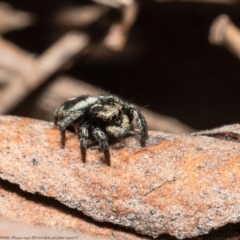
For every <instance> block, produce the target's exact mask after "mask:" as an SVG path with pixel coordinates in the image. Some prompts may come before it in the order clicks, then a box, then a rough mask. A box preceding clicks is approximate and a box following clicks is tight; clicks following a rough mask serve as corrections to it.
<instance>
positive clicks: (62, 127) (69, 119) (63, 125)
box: [58, 111, 83, 148]
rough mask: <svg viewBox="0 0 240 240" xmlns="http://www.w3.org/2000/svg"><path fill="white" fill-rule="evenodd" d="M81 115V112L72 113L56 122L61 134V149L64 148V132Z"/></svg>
mask: <svg viewBox="0 0 240 240" xmlns="http://www.w3.org/2000/svg"><path fill="white" fill-rule="evenodd" d="M82 114H83V112H82V111H77V112H72V113H71V114H69V115H68V116H67V117H65V118H64V119H62V120H61V121H60V122H58V126H59V130H60V133H61V147H62V148H64V146H65V139H66V135H65V131H66V128H67V127H68V126H69V125H70V124H71V123H72V122H73V121H75V120H76V119H77V118H79V117H80V116H81V115H82Z"/></svg>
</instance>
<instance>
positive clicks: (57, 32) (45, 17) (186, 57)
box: [0, 0, 240, 130]
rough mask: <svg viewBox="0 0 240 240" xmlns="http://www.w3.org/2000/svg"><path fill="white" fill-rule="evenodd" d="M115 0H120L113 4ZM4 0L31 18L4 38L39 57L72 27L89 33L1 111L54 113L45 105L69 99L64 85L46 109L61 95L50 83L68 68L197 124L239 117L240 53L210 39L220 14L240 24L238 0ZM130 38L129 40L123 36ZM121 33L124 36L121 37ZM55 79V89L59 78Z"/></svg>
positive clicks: (101, 85)
mask: <svg viewBox="0 0 240 240" xmlns="http://www.w3.org/2000/svg"><path fill="white" fill-rule="evenodd" d="M109 2H114V3H116V4H115V6H110V5H109ZM0 3H1V4H3V3H7V4H9V6H8V7H9V8H11V10H12V11H13V12H12V16H11V17H14V16H16V15H17V14H19V11H24V13H25V14H26V16H28V17H29V19H28V22H26V26H23V27H15V28H14V27H12V28H11V27H9V28H8V29H7V30H5V31H2V36H3V38H4V39H3V40H4V41H7V42H8V41H9V42H11V43H14V44H15V45H16V46H18V47H19V48H21V49H22V50H24V51H26V52H27V54H34V57H36V56H41V55H42V54H43V53H44V52H45V51H46V50H47V49H49V48H50V47H51V46H52V45H54V44H55V43H56V42H57V41H59V39H60V38H61V37H63V36H64V35H66V34H67V33H68V32H69V31H71V30H76V31H81V33H84V34H86V36H87V37H88V38H89V40H88V41H89V42H88V46H87V48H86V49H84V51H83V52H81V51H79V52H81V53H80V54H78V53H77V54H75V55H76V56H75V55H74V54H73V55H74V56H73V57H71V58H70V59H69V60H67V61H66V63H64V64H63V66H59V67H57V68H56V69H55V70H54V71H52V72H51V73H50V74H46V76H44V77H43V79H44V80H43V81H42V82H41V83H38V84H35V85H34V80H29V81H30V82H31V84H33V85H34V87H33V88H32V89H31V90H28V91H26V94H25V95H24V97H19V98H18V99H16V101H17V102H16V101H15V103H14V104H12V105H11V106H10V107H9V108H7V109H6V110H4V111H3V112H2V113H3V114H15V115H22V116H30V117H36V118H41V119H47V120H49V119H50V117H46V114H47V113H46V112H48V111H49V112H50V113H49V114H50V115H51V111H52V110H53V108H54V107H55V105H56V106H57V105H58V104H60V103H61V101H62V100H63V99H64V97H63V96H64V93H62V95H61V98H59V99H57V100H56V99H52V100H49V101H55V105H54V107H52V105H51V104H50V105H51V106H50V107H49V108H47V110H46V111H45V112H44V111H43V110H41V107H39V105H41V104H42V105H44V104H45V105H46V104H49V102H48V103H46V102H44V100H43V99H44V98H45V99H46V98H49V95H51V96H52V97H53V98H54V96H53V95H56V93H54V91H53V90H49V87H50V85H51V84H52V83H53V82H54V81H56V79H58V78H59V77H61V76H63V75H64V76H67V77H70V78H71V79H72V78H74V79H78V80H81V81H84V82H87V83H89V84H91V85H93V86H95V87H96V89H98V90H99V91H100V92H101V90H106V91H109V92H111V93H113V94H117V95H119V96H121V97H122V98H124V99H126V100H130V101H132V102H133V103H136V104H138V105H140V106H144V107H145V106H146V108H147V109H149V110H152V111H155V112H157V113H159V114H161V115H166V116H170V117H172V118H175V119H177V120H180V121H181V122H182V123H184V124H186V125H188V126H190V127H192V128H194V129H205V128H213V127H217V126H220V125H223V124H231V123H236V122H239V119H240V113H239V111H238V109H239V103H240V99H239V89H240V81H239V79H240V78H239V77H240V62H239V59H238V57H237V56H236V55H235V56H234V54H232V53H231V52H230V51H229V50H228V49H226V48H224V47H220V46H214V45H212V44H211V43H210V42H209V40H208V38H209V31H210V27H211V25H212V23H213V21H214V19H216V17H218V16H219V15H220V14H223V13H224V14H227V15H228V16H229V17H230V18H231V20H232V22H234V24H235V25H236V26H240V8H239V7H240V3H239V2H238V1H224V0H219V1H217V0H215V1H211V0H209V1H167V0H166V1H153V0H152V1H150V0H148V1H147V0H145V1H136V2H134V1H121V0H119V1H117V0H115V1H107V0H106V1H105V3H103V0H102V1H100V0H99V1H97V2H93V1H79V0H78V1H77V0H69V1H61V0H51V1H49V0H48V1H47V0H41V1H38V0H36V1H24V0H11V1H5V2H0ZM1 6H2V7H3V6H4V5H0V8H1ZM5 7H6V5H5ZM5 13H6V11H5ZM0 14H1V13H0ZM26 16H25V17H26ZM84 16H85V17H84ZM126 16H128V17H126ZM129 16H130V17H129ZM4 18H6V17H4ZM1 19H2V17H1ZM23 19H24V18H22V20H21V18H19V20H18V21H16V22H17V23H19V21H20V22H21V21H23ZM129 19H130V20H129ZM25 20H26V19H25ZM9 21H10V20H9ZM16 28H18V29H16ZM111 29H113V30H111ZM106 37H108V38H109V37H110V38H111V37H112V39H113V40H112V41H113V45H117V46H111V44H110V45H109V44H108V45H106V41H107V40H106ZM122 38H123V40H122ZM119 39H120V40H119ZM124 40H125V45H124V43H123V44H121V41H123V42H124ZM118 41H120V44H116V42H118ZM70 45H71V44H70ZM0 55H1V48H0ZM8 56H9V55H8ZM32 56H33V55H31V57H32ZM60 58H62V57H60ZM13 61H14V60H13ZM13 61H12V62H13ZM10 62H11V61H10ZM16 64H20V65H22V66H23V65H24V64H25V63H24V61H23V62H18V63H15V67H16ZM0 67H1V61H0ZM23 71H24V70H23ZM36 74H37V73H36ZM32 75H35V71H32ZM32 75H31V76H32ZM30 78H31V77H30ZM16 81H17V80H16ZM2 82H4V83H3V85H2V88H0V90H1V91H5V90H4V88H5V85H6V84H8V83H7V81H2ZM55 83H56V85H54V86H55V87H54V88H55V89H56V88H57V87H56V86H59V84H58V83H57V82H55ZM31 84H30V85H31ZM61 84H62V85H61V86H64V87H63V88H62V90H61V91H62V92H64V91H68V90H71V88H72V89H74V88H75V87H74V85H71V86H68V84H70V83H69V82H68V80H66V81H65V83H64V84H65V85H64V84H63V83H61ZM15 88H16V86H15ZM1 91H0V98H1ZM56 91H60V90H56ZM91 91H92V90H91ZM69 94H71V92H70V93H69ZM81 94H82V93H81ZM7 95H8V96H10V95H11V94H7ZM14 95H15V94H13V93H12V95H11V98H12V96H14ZM74 95H76V93H75V92H74V93H73V94H72V96H74ZM46 96H47V97H46ZM66 97H67V96H66ZM56 98H57V97H56ZM7 101H9V100H7ZM40 102H41V103H40ZM51 109H52V110H51ZM36 111H37V112H38V113H36ZM159 129H160V130H161V127H160V128H159ZM163 130H164V129H163Z"/></svg>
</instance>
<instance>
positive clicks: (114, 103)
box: [54, 95, 148, 165]
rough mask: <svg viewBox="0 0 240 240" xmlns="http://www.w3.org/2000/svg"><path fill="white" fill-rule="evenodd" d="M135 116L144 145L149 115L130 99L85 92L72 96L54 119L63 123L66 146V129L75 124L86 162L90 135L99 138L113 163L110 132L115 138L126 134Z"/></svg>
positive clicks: (62, 133) (56, 112) (62, 139)
mask: <svg viewBox="0 0 240 240" xmlns="http://www.w3.org/2000/svg"><path fill="white" fill-rule="evenodd" d="M133 119H135V121H136V123H137V125H138V127H139V129H140V131H141V139H140V142H141V146H142V147H143V146H145V143H146V139H147V138H148V131H147V123H146V120H145V118H144V117H143V115H142V114H141V113H140V111H139V110H138V109H137V108H136V107H135V106H134V105H133V104H129V103H126V102H124V101H123V100H121V99H120V98H118V97H116V96H112V95H110V96H105V95H100V96H99V97H92V96H89V95H84V96H79V97H76V98H71V99H69V100H68V101H66V102H64V103H63V104H62V105H61V107H60V108H59V109H57V110H56V111H55V112H54V123H55V125H58V126H59V130H60V133H61V147H62V148H64V146H65V130H66V128H67V127H68V126H69V125H70V124H73V125H74V126H75V132H76V134H77V136H78V138H79V141H80V148H81V153H82V159H83V162H85V161H86V149H87V142H88V139H89V138H90V139H95V140H97V141H98V143H99V147H100V150H102V151H103V152H104V155H105V158H106V161H107V163H108V165H110V154H109V148H108V136H113V137H115V138H119V137H123V136H126V135H127V133H128V132H129V130H130V126H131V123H132V121H133Z"/></svg>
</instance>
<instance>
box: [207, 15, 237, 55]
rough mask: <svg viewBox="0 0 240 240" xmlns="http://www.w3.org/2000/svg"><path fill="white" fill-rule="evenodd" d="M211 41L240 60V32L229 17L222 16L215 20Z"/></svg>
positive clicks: (210, 33)
mask: <svg viewBox="0 0 240 240" xmlns="http://www.w3.org/2000/svg"><path fill="white" fill-rule="evenodd" d="M209 41H210V43H212V44H215V45H218V46H224V47H226V48H227V49H228V50H230V51H231V52H232V53H233V54H235V55H236V56H237V57H238V58H240V30H239V28H237V27H236V26H235V25H234V24H233V23H232V21H231V20H230V18H229V17H228V16H227V15H225V14H222V15H220V16H219V17H217V18H216V19H215V20H214V22H213V23H212V26H211V28H210V32H209Z"/></svg>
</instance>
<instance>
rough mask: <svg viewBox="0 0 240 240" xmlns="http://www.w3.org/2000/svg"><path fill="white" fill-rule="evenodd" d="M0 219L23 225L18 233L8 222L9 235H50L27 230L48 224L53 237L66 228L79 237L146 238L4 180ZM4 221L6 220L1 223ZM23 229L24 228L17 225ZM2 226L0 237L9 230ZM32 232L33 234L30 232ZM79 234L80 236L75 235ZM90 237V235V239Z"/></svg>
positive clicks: (135, 239)
mask: <svg viewBox="0 0 240 240" xmlns="http://www.w3.org/2000/svg"><path fill="white" fill-rule="evenodd" d="M0 205H1V206H2V207H1V208H0V219H2V220H3V219H4V220H5V221H6V220H8V221H9V220H10V221H12V222H16V223H22V224H23V223H24V224H25V226H27V234H26V231H21V232H19V227H18V226H15V227H14V225H13V224H12V223H9V224H10V225H11V231H10V234H11V235H12V236H13V235H15V234H16V236H19V234H20V236H19V237H21V236H22V237H23V236H24V237H26V236H28V235H30V236H38V237H40V236H41V235H42V231H43V232H44V233H45V235H46V234H47V236H49V235H51V234H50V233H49V230H48V231H47V233H46V231H44V229H43V230H42V231H40V230H41V229H38V231H36V228H35V229H33V231H32V232H31V230H30V229H31V226H30V225H32V226H33V225H35V226H41V227H48V228H49V227H51V228H52V232H53V233H55V235H56V232H55V231H53V230H55V229H57V230H58V234H57V236H62V235H66V232H63V233H61V232H59V230H61V231H66V230H67V231H68V236H72V237H73V236H79V238H74V239H85V238H86V237H88V238H87V239H90V236H92V238H91V239H126V240H144V239H149V238H147V237H141V236H137V235H136V234H134V232H131V231H128V230H125V229H122V228H119V227H117V226H114V225H113V224H112V225H111V224H108V225H106V224H103V223H98V222H94V220H93V219H92V218H90V217H87V216H84V215H83V214H82V213H81V212H79V211H77V210H74V209H70V208H68V207H66V206H64V205H63V204H60V203H59V202H57V201H56V200H54V199H50V198H47V197H43V196H39V195H34V194H30V193H27V192H24V191H22V190H21V189H19V187H18V186H17V185H16V184H11V183H9V182H7V181H4V180H0ZM5 224H7V223H5ZM20 227H21V229H22V230H23V229H24V227H23V226H20ZM6 228H7V226H6V227H2V225H1V221H0V236H6V235H8V232H9V231H6V230H5V231H4V232H1V231H2V230H3V229H6ZM34 232H35V234H33V233H34ZM79 233H81V235H80V234H79ZM93 237H94V238H93ZM168 239H169V238H167V237H164V238H162V239H161V240H168Z"/></svg>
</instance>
